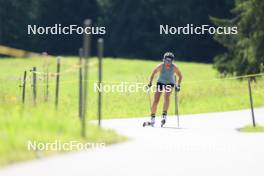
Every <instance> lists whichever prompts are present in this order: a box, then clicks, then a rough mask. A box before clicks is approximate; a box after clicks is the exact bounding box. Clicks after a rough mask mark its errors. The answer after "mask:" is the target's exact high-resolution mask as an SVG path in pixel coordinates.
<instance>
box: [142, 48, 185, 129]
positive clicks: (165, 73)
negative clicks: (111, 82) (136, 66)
mask: <svg viewBox="0 0 264 176" xmlns="http://www.w3.org/2000/svg"><path fill="white" fill-rule="evenodd" d="M174 59H175V57H174V54H173V53H171V52H166V53H165V54H164V56H163V63H161V64H159V65H157V66H156V68H155V69H154V70H153V71H152V74H151V76H150V80H149V84H148V86H149V87H151V86H152V81H153V79H154V77H155V75H156V74H157V73H158V72H160V75H159V77H158V80H157V87H156V91H155V95H154V101H153V103H152V106H151V120H150V122H144V124H143V126H144V127H145V126H146V125H151V126H154V124H155V117H156V111H157V106H158V103H159V100H160V96H161V94H162V92H164V104H163V113H162V119H161V127H163V125H164V124H165V123H166V118H167V111H168V108H169V104H170V95H171V92H172V90H173V88H174V87H175V91H177V92H179V91H180V85H181V81H182V77H183V76H182V74H181V72H180V69H179V68H178V66H177V65H176V64H174V63H173V60H174ZM176 76H178V81H177V80H175V78H176Z"/></svg>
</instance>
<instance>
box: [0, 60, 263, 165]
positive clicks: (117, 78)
mask: <svg viewBox="0 0 264 176" xmlns="http://www.w3.org/2000/svg"><path fill="white" fill-rule="evenodd" d="M78 62H79V61H78V59H77V58H63V59H62V61H61V63H62V66H61V69H62V71H61V84H60V100H59V108H58V111H57V112H56V111H55V108H54V99H55V96H54V95H55V76H54V75H52V74H51V77H50V78H49V81H50V84H49V97H48V101H44V99H45V97H44V92H45V82H44V81H43V74H42V71H44V70H45V68H46V66H47V65H49V71H50V72H52V73H54V72H55V70H56V69H55V68H56V59H55V58H35V59H1V60H0V69H1V72H0V81H1V84H0V104H1V108H0V155H1V158H0V164H5V163H10V162H13V161H17V160H22V159H29V158H34V157H36V153H34V152H28V151H27V149H26V144H27V141H28V140H38V141H43V142H49V141H53V140H55V139H60V140H62V141H69V140H80V141H83V142H84V141H90V142H106V143H108V144H109V143H114V142H119V141H122V140H124V138H123V137H120V136H118V135H117V134H116V133H115V132H113V131H111V130H102V129H98V128H96V127H95V126H93V125H91V124H90V123H89V122H88V124H89V127H88V129H87V134H88V137H87V138H86V139H83V138H81V137H80V121H79V119H78V69H79V68H78ZM158 63H159V62H154V61H141V60H126V59H111V58H105V59H104V61H103V68H104V70H103V81H104V85H115V84H120V83H121V82H124V81H125V82H129V83H128V84H130V85H131V84H135V83H144V84H147V83H148V81H147V78H148V77H149V75H150V73H151V71H152V69H153V68H154V67H155V66H156V65H157V64H158ZM177 64H178V65H179V67H180V69H181V71H182V73H183V75H184V81H183V83H182V87H181V92H180V95H179V98H180V113H181V114H190V113H204V112H215V111H228V110H235V109H242V108H249V101H248V99H249V98H248V89H247V81H239V80H228V79H225V80H221V79H216V78H217V77H218V74H217V72H216V71H215V70H214V69H213V68H212V65H210V64H198V63H186V62H179V63H177ZM97 65H98V64H97V60H96V59H91V60H90V63H89V73H90V74H89V91H88V119H89V120H92V119H96V117H97V92H95V91H94V83H95V82H96V81H97V72H98V70H97ZM33 66H36V67H37V70H38V71H39V73H38V74H37V75H38V80H37V104H36V106H34V105H33V97H32V87H31V81H30V80H31V77H30V76H31V73H30V71H29V70H30V69H31V68H32V67H33ZM24 70H27V71H28V76H29V77H28V81H27V87H26V103H25V105H24V106H22V103H21V88H20V87H19V85H20V83H21V81H20V78H21V77H22V75H23V72H24ZM263 87H264V81H263V79H258V81H257V83H253V84H252V90H253V97H254V105H255V106H256V107H260V106H264V101H263V100H264V91H263ZM173 97H174V96H172V98H171V102H172V103H171V108H170V110H169V114H173V112H174V99H173ZM151 98H152V96H151ZM149 104H150V101H149V96H148V94H147V93H146V92H143V91H139V92H136V93H129V92H126V93H116V92H115V93H103V118H104V119H106V118H107V119H108V118H127V117H142V116H148V115H149ZM161 107H162V103H160V105H159V110H158V115H159V114H160V113H161V112H162V111H161ZM47 154H49V153H47Z"/></svg>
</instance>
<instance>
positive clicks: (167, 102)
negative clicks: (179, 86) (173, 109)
mask: <svg viewBox="0 0 264 176" xmlns="http://www.w3.org/2000/svg"><path fill="white" fill-rule="evenodd" d="M172 90H173V88H169V89H166V90H165V92H164V104H163V113H166V114H165V115H167V111H168V109H169V105H170V95H171V92H172Z"/></svg>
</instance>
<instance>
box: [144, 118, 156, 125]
mask: <svg viewBox="0 0 264 176" xmlns="http://www.w3.org/2000/svg"><path fill="white" fill-rule="evenodd" d="M154 125H155V117H151V120H150V121H147V122H144V123H143V127H146V126H152V127H154Z"/></svg>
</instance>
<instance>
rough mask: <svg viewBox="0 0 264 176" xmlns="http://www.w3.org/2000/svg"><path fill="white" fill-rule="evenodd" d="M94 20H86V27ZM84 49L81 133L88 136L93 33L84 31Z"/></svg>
mask: <svg viewBox="0 0 264 176" xmlns="http://www.w3.org/2000/svg"><path fill="white" fill-rule="evenodd" d="M91 25H92V20H90V19H86V20H85V21H84V28H88V27H91ZM83 50H84V58H85V61H84V85H83V86H84V87H83V96H84V99H83V114H82V115H83V118H82V130H81V134H82V136H83V137H86V116H87V104H88V103H87V97H88V95H87V94H88V93H87V91H88V62H89V57H90V55H91V35H90V34H86V33H84V40H83Z"/></svg>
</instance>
